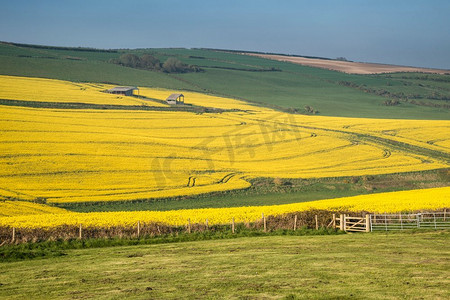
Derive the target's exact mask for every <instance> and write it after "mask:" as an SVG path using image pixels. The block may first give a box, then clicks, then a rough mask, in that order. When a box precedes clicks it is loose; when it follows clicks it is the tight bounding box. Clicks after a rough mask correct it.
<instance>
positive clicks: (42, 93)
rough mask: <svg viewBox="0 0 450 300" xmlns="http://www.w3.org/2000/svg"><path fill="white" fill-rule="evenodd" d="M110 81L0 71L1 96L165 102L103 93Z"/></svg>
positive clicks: (83, 101)
mask: <svg viewBox="0 0 450 300" xmlns="http://www.w3.org/2000/svg"><path fill="white" fill-rule="evenodd" d="M112 87H113V86H112V85H107V84H100V83H75V82H70V81H64V80H56V79H46V78H30V77H19V76H4V75H0V99H7V100H26V101H38V102H65V103H70V102H76V103H88V104H115V105H148V106H167V105H165V104H161V103H159V102H155V101H146V100H142V99H137V98H134V97H130V96H123V95H113V94H108V93H102V91H104V90H107V89H110V88H112Z"/></svg>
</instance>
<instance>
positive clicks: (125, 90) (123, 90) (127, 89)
mask: <svg viewBox="0 0 450 300" xmlns="http://www.w3.org/2000/svg"><path fill="white" fill-rule="evenodd" d="M134 91H138V95H139V89H138V88H137V87H135V86H116V87H113V88H112V89H109V90H106V92H107V93H110V94H119V95H124V96H133V95H134Z"/></svg>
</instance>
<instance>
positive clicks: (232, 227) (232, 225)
mask: <svg viewBox="0 0 450 300" xmlns="http://www.w3.org/2000/svg"><path fill="white" fill-rule="evenodd" d="M231 232H232V233H234V217H233V219H232V220H231Z"/></svg>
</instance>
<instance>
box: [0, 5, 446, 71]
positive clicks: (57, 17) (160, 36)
mask: <svg viewBox="0 0 450 300" xmlns="http://www.w3.org/2000/svg"><path fill="white" fill-rule="evenodd" d="M0 1H1V2H2V3H1V10H0V40H3V41H10V42H20V43H33V44H44V45H57V46H86V47H98V48H147V47H149V48H151V47H186V48H192V47H207V48H223V49H239V50H255V51H264V52H280V53H290V54H299V55H311V56H323V57H331V58H335V57H338V56H344V57H346V58H347V59H351V60H355V61H368V62H380V63H392V64H399V65H412V66H423V67H435V68H445V69H450V18H449V17H448V16H449V15H450V1H448V0H421V1H419V0H372V1H369V0H358V1H356V0H348V1H343V0H341V1H340V0H334V1H331V0H329V1H325V0H316V1H314V0H311V1H302V0H298V1H290V0H284V1H283V0H278V1H275V0H274V1H267V0H241V1H236V0H227V1H221V0H220V1H213V0H209V1H204V0H193V1H188V0H184V1H179V0H155V1H143V0H128V1H125V0H123V1H116V0H110V1H96V0H92V1H87V0H86V1H71V0H63V1H61V0H58V1H48V0H40V1H35V0H27V1H23V0H14V1H5V0H0Z"/></svg>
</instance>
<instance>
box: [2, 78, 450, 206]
mask: <svg viewBox="0 0 450 300" xmlns="http://www.w3.org/2000/svg"><path fill="white" fill-rule="evenodd" d="M22 81H23V82H22ZM21 84H23V86H25V87H26V88H23V86H22V85H21ZM29 84H30V85H29ZM18 86H20V87H18ZM11 87H15V88H14V89H13V88H11ZM104 88H107V86H105V85H99V84H78V83H70V82H66V81H59V80H50V79H39V78H22V77H11V76H0V98H5V99H18V100H36V101H68V102H86V103H117V101H128V100H129V101H131V102H129V103H128V102H127V103H128V104H130V105H135V104H136V102H134V101H141V100H139V99H136V98H133V97H123V99H116V98H115V97H116V96H115V95H110V94H105V93H101V92H100V90H102V89H104ZM172 92H174V91H168V90H161V89H152V88H141V94H143V95H145V96H147V97H149V98H155V99H161V100H164V99H165V98H166V97H167V96H168V95H170V93H172ZM182 93H183V94H184V95H185V100H186V102H187V103H192V104H195V105H202V106H208V107H217V108H235V109H239V110H240V111H233V112H224V113H204V114H195V113H190V112H182V111H126V110H81V109H80V110H65V109H38V108H23V107H20V108H19V107H11V106H0V116H1V118H0V145H1V147H0V199H2V198H3V199H10V198H11V197H14V198H17V199H21V200H32V199H35V198H37V197H44V198H47V199H48V202H54V203H56V202H59V203H61V202H88V201H120V200H136V199H149V198H158V197H174V196H182V195H195V194H200V193H209V192H214V191H226V190H233V189H242V188H247V187H249V183H248V181H246V179H249V178H254V177H261V176H263V177H281V178H318V177H338V176H359V175H374V174H387V173H396V172H408V171H420V170H431V169H437V168H445V167H448V166H449V165H448V161H447V160H446V159H442V158H439V157H437V158H435V157H430V156H428V154H427V153H426V152H423V151H422V152H420V153H419V152H418V153H415V152H414V151H410V149H409V148H408V147H407V146H408V145H412V146H420V147H421V148H427V149H430V150H434V151H439V152H440V153H442V154H443V155H448V154H449V153H450V149H449V148H448V143H449V139H450V121H417V120H377V119H357V118H337V117H321V116H304V115H292V114H286V113H282V112H276V111H273V110H270V109H267V108H260V107H256V106H252V105H250V104H248V103H244V102H242V101H239V100H235V99H228V98H222V97H214V96H210V95H203V94H200V93H193V92H184V91H182ZM111 97H112V98H111ZM128 98H130V99H128ZM64 99H65V100H64ZM127 99H128V100H127ZM88 101H91V102H88ZM111 101H112V102H111ZM115 101H116V102H115ZM142 101H143V100H142ZM120 103H121V104H123V103H124V102H120ZM155 103H157V102H155ZM364 136H365V137H372V139H369V138H364ZM381 138H382V139H385V140H390V141H393V142H402V143H403V144H404V145H406V147H405V148H394V147H390V146H387V145H386V143H379V142H378V140H377V139H381Z"/></svg>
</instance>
